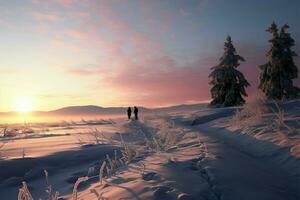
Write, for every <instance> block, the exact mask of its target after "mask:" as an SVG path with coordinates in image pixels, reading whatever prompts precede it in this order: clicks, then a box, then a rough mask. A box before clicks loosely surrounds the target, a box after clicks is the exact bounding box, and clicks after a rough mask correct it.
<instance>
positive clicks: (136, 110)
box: [133, 106, 139, 120]
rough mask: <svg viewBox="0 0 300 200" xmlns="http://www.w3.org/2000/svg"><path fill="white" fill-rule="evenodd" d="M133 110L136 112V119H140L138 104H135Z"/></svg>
mask: <svg viewBox="0 0 300 200" xmlns="http://www.w3.org/2000/svg"><path fill="white" fill-rule="evenodd" d="M133 112H134V117H135V119H136V120H138V119H139V118H138V114H139V109H138V108H137V107H136V106H134V108H133Z"/></svg>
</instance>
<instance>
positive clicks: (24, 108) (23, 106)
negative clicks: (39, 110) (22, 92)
mask: <svg viewBox="0 0 300 200" xmlns="http://www.w3.org/2000/svg"><path fill="white" fill-rule="evenodd" d="M14 104H15V105H14V107H15V109H16V110H15V111H16V112H19V113H23V114H25V113H28V112H31V111H32V110H33V106H34V105H33V100H32V98H30V97H28V96H21V97H17V98H16V99H15V103H14Z"/></svg>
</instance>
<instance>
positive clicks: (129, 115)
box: [127, 107, 132, 119]
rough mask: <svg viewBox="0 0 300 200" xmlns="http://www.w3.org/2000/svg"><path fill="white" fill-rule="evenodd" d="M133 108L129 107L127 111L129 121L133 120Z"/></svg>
mask: <svg viewBox="0 0 300 200" xmlns="http://www.w3.org/2000/svg"><path fill="white" fill-rule="evenodd" d="M131 112H132V111H131V108H130V107H128V109H127V116H128V119H130V118H131Z"/></svg>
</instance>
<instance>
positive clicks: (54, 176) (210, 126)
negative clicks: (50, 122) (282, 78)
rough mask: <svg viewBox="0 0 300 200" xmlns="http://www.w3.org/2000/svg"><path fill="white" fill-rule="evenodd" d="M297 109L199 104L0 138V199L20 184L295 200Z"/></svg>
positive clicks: (92, 193)
mask: <svg viewBox="0 0 300 200" xmlns="http://www.w3.org/2000/svg"><path fill="white" fill-rule="evenodd" d="M256 108H258V109H256ZM299 108H300V102H299V101H294V102H288V103H285V104H282V105H281V104H280V105H279V106H278V107H277V106H276V105H275V104H271V105H268V106H264V105H261V104H249V105H247V106H246V107H245V108H241V107H239V108H226V109H213V108H206V109H202V110H194V111H186V112H178V113H174V112H172V113H169V114H166V113H164V114H162V113H161V114H152V115H148V116H145V117H144V118H142V119H141V120H140V121H135V120H132V121H131V120H130V121H129V120H126V119H119V120H116V121H115V123H113V124H104V125H97V130H103V132H100V131H96V130H95V127H93V125H90V126H88V128H89V129H88V130H89V131H82V129H76V128H74V129H72V130H73V131H72V132H69V133H68V134H61V133H60V134H52V135H51V133H52V132H51V131H49V132H47V134H44V135H43V134H39V135H27V136H23V137H20V136H19V137H13V138H10V139H7V138H1V139H0V141H1V142H6V143H5V145H4V146H3V147H2V149H1V155H2V156H3V157H4V159H2V160H0V199H5V200H10V199H17V198H18V191H19V188H21V186H22V181H26V183H27V186H28V189H29V191H30V193H31V194H32V196H33V198H34V199H39V198H43V199H49V198H48V196H49V186H48V185H51V186H52V187H51V194H54V193H55V192H56V191H58V192H59V194H60V195H59V198H60V199H75V198H74V197H75V196H77V199H88V200H99V199H112V200H114V199H158V200H161V199H170V200H173V199H181V200H183V199H195V200H241V199H243V200H248V199H249V200H254V199H256V200H269V199H270V200H299V199H300V160H299V157H300V153H299V152H300V150H299V145H300V133H299V127H300V126H299V124H298V122H297V121H298V119H299V118H300V110H299ZM236 112H237V114H236ZM101 126H102V127H101ZM77 128H78V127H77ZM74 130H80V131H74ZM66 133H67V130H66ZM23 149H24V150H23ZM107 155H109V156H108V157H109V158H108V157H107ZM121 158H122V160H121ZM104 161H105V163H106V165H103V162H104ZM101 166H104V168H103V169H101ZM44 170H47V174H48V181H46V179H45V175H44V173H45V172H44ZM99 174H100V177H99ZM80 177H86V178H85V181H83V182H81V183H80V184H79V186H78V188H77V189H76V190H74V191H73V187H74V184H75V182H76V181H77V179H78V178H80ZM99 178H102V181H101V180H99ZM101 182H102V183H101ZM77 183H78V182H77ZM75 185H77V184H75ZM75 188H76V187H75ZM46 190H47V191H48V193H47V191H46ZM76 191H78V193H77V194H76Z"/></svg>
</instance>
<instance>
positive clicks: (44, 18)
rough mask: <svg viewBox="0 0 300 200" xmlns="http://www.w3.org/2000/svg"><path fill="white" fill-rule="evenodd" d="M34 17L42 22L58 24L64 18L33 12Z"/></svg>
mask: <svg viewBox="0 0 300 200" xmlns="http://www.w3.org/2000/svg"><path fill="white" fill-rule="evenodd" d="M32 16H33V17H34V18H35V19H37V20H40V21H50V22H56V21H59V20H61V19H62V17H61V16H60V15H58V14H46V13H41V12H33V13H32Z"/></svg>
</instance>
